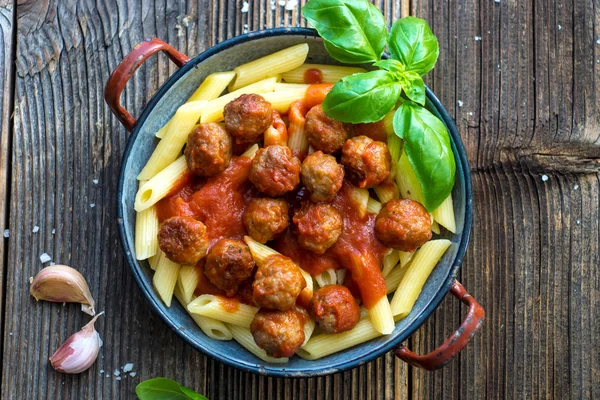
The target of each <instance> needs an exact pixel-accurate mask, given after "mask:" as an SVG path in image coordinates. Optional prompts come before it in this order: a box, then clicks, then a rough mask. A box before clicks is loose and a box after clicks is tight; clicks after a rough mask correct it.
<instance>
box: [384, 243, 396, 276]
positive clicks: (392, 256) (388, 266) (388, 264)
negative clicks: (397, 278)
mask: <svg viewBox="0 0 600 400" xmlns="http://www.w3.org/2000/svg"><path fill="white" fill-rule="evenodd" d="M399 261H400V255H399V254H398V250H396V249H392V251H390V253H389V254H388V255H387V256H385V257H384V259H383V268H382V269H381V274H382V275H383V277H384V278H385V277H386V276H388V274H389V273H390V272H392V269H394V267H395V266H396V265H397V264H398V262H399Z"/></svg>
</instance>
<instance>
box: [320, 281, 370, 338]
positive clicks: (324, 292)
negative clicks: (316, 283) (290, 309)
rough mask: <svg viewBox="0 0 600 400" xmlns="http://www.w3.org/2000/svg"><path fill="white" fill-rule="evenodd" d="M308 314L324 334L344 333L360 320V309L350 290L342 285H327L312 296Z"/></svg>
mask: <svg viewBox="0 0 600 400" xmlns="http://www.w3.org/2000/svg"><path fill="white" fill-rule="evenodd" d="M308 312H309V313H310V315H311V316H312V317H313V318H314V320H315V321H317V323H318V324H319V326H320V327H321V330H322V331H323V332H325V333H338V332H344V331H347V330H350V329H352V328H354V326H355V325H356V324H357V323H358V321H359V320H360V308H359V307H358V303H357V301H356V299H355V298H354V296H352V293H350V290H348V288H347V287H346V286H342V285H328V286H325V287H322V288H320V289H319V290H317V291H316V292H315V294H314V295H313V298H312V300H311V301H310V305H309V307H308Z"/></svg>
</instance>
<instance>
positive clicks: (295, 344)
mask: <svg viewBox="0 0 600 400" xmlns="http://www.w3.org/2000/svg"><path fill="white" fill-rule="evenodd" d="M250 332H252V336H253V337H254V342H256V344H257V345H258V347H260V348H261V349H263V350H264V351H265V352H266V353H267V354H268V355H270V356H271V357H276V358H279V357H291V356H293V355H294V353H295V352H296V350H298V348H299V347H300V346H302V343H304V316H303V315H302V314H301V313H300V312H298V311H296V310H288V311H274V310H265V309H264V308H261V309H260V310H259V311H258V312H257V313H256V314H255V315H254V319H253V320H252V323H251V324H250Z"/></svg>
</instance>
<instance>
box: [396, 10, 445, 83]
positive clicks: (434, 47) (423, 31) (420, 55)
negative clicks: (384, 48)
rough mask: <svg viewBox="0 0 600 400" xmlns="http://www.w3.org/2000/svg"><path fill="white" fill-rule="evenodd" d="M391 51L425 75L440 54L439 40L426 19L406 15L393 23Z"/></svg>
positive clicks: (405, 63) (397, 58)
mask: <svg viewBox="0 0 600 400" xmlns="http://www.w3.org/2000/svg"><path fill="white" fill-rule="evenodd" d="M389 49H390V53H391V56H392V58H393V59H395V60H399V61H400V62H401V63H402V64H404V65H405V66H406V70H407V71H414V72H416V73H418V74H419V75H421V76H423V75H425V74H426V73H428V72H429V71H431V70H432V69H433V67H434V65H435V62H436V61H437V58H438V55H439V54H440V48H439V46H438V41H437V38H436V37H435V35H434V34H433V32H431V29H429V25H427V22H425V20H422V19H420V18H415V17H404V18H401V19H399V20H397V21H396V22H394V25H392V30H391V32H390V43H389Z"/></svg>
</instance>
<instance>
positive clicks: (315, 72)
mask: <svg viewBox="0 0 600 400" xmlns="http://www.w3.org/2000/svg"><path fill="white" fill-rule="evenodd" d="M322 82H323V73H322V72H321V70H320V69H317V68H310V69H307V70H306V71H304V83H311V84H312V83H322Z"/></svg>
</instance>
